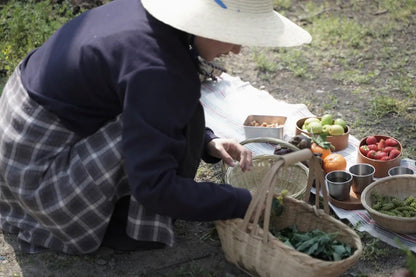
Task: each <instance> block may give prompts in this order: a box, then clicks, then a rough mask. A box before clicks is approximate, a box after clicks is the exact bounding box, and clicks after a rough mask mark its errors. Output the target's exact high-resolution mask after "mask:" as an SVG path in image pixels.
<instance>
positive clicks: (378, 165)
mask: <svg viewBox="0 0 416 277" xmlns="http://www.w3.org/2000/svg"><path fill="white" fill-rule="evenodd" d="M374 137H376V139H377V141H378V140H380V139H382V138H383V139H387V138H393V137H390V136H382V135H375V136H374ZM366 139H367V137H365V138H363V139H362V140H361V141H360V145H359V147H358V150H357V152H358V154H357V163H367V164H371V165H372V166H374V168H375V169H376V172H374V177H375V178H382V177H386V176H388V172H389V169H390V168H392V167H395V166H399V165H400V160H401V157H402V145H401V144H400V142H399V141H398V140H397V139H396V140H397V142H398V143H399V146H398V149H399V150H400V155H399V156H397V157H396V158H394V159H392V160H387V161H381V160H375V159H370V158H368V157H366V156H364V155H363V154H362V153H361V151H360V146H362V145H365V144H366V143H365V140H366Z"/></svg>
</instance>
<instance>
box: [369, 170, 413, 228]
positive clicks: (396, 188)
mask: <svg viewBox="0 0 416 277" xmlns="http://www.w3.org/2000/svg"><path fill="white" fill-rule="evenodd" d="M372 192H378V193H379V194H381V195H386V196H392V197H396V198H399V199H400V200H403V199H405V198H407V197H408V196H411V195H412V196H416V175H397V176H390V177H384V178H381V179H379V180H377V181H375V182H374V183H372V184H370V185H369V186H368V187H366V188H365V189H364V191H363V193H362V194H361V202H362V203H363V206H364V208H365V209H366V210H367V212H368V213H369V214H370V216H371V217H372V218H373V219H374V221H375V222H376V223H377V224H378V225H380V226H381V227H383V228H385V229H387V230H389V231H393V232H396V233H400V234H409V233H416V217H400V216H391V215H387V214H384V213H381V212H379V211H376V210H374V209H373V208H372V205H373V203H372V197H371V193H372Z"/></svg>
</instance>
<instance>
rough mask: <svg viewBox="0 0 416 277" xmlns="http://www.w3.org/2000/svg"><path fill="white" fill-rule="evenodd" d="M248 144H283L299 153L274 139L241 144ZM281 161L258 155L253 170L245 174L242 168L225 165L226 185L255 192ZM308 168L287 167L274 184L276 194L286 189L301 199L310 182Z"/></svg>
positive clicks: (292, 146) (260, 139) (256, 139)
mask: <svg viewBox="0 0 416 277" xmlns="http://www.w3.org/2000/svg"><path fill="white" fill-rule="evenodd" d="M248 143H270V144H275V145H276V144H281V145H282V146H285V147H288V148H290V149H292V150H293V151H298V150H299V148H297V147H296V146H294V145H292V144H290V143H288V142H286V141H283V140H279V139H274V138H255V139H248V140H245V141H243V142H241V144H242V145H244V144H248ZM278 160H279V156H277V155H258V156H255V157H254V158H253V169H252V170H250V171H247V172H243V171H242V170H241V169H240V167H238V166H236V167H227V166H225V165H224V169H225V174H224V180H225V182H226V183H228V184H231V185H233V186H235V187H240V188H246V189H248V190H251V191H254V190H256V189H257V188H258V186H260V185H261V182H262V180H263V177H264V175H266V173H267V171H268V170H270V168H271V167H272V166H273V164H275V163H276V161H278ZM308 172H309V170H308V168H307V167H306V166H305V165H303V164H302V163H300V162H297V163H295V164H293V165H290V166H288V167H285V168H283V169H282V171H281V172H280V175H279V178H278V179H276V181H275V183H274V184H273V188H274V192H275V193H281V192H282V190H284V189H286V190H288V192H289V194H288V195H289V196H290V197H293V198H296V199H301V198H302V197H303V195H304V193H305V190H306V185H307V182H308Z"/></svg>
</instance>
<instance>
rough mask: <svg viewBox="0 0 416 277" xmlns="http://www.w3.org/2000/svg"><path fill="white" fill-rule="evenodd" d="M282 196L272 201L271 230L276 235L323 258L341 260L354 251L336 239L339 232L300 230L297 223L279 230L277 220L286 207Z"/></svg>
mask: <svg viewBox="0 0 416 277" xmlns="http://www.w3.org/2000/svg"><path fill="white" fill-rule="evenodd" d="M282 198H283V197H282V196H279V197H275V198H273V202H272V210H271V215H270V227H269V231H270V233H272V234H273V235H274V236H275V237H277V238H278V239H280V240H281V241H282V242H283V243H285V244H286V245H288V246H291V247H293V248H294V249H296V250H297V251H299V252H302V253H305V254H308V255H310V256H311V257H314V258H318V259H321V260H326V261H339V260H342V259H345V258H348V257H349V256H351V255H352V254H353V253H354V251H355V249H353V248H351V247H350V246H349V245H348V244H345V243H343V242H340V241H338V240H337V239H336V238H337V236H338V233H337V232H334V233H326V232H323V231H321V230H318V229H315V230H312V231H309V232H300V231H298V229H297V227H296V225H293V226H291V227H287V228H285V229H282V230H277V228H276V224H275V222H277V221H278V220H279V216H280V215H281V214H282V212H283V209H284V206H283V199H282Z"/></svg>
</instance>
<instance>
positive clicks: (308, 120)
mask: <svg viewBox="0 0 416 277" xmlns="http://www.w3.org/2000/svg"><path fill="white" fill-rule="evenodd" d="M312 122H321V121H320V120H319V118H317V117H309V118H307V119H306V120H305V122H304V123H303V124H304V125H305V126H306V127H308V126H309V124H310V123H312Z"/></svg>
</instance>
